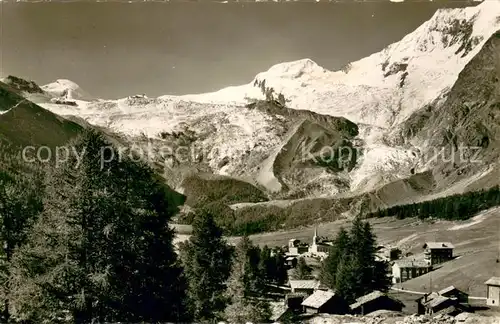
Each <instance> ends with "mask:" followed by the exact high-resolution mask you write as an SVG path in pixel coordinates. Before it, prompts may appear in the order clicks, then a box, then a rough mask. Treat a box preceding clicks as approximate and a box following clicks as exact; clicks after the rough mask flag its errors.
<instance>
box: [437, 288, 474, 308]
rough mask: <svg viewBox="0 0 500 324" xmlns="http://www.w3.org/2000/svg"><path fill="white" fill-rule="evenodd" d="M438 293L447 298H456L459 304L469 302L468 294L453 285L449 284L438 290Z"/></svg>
mask: <svg viewBox="0 0 500 324" xmlns="http://www.w3.org/2000/svg"><path fill="white" fill-rule="evenodd" d="M438 294H439V295H441V296H444V297H448V298H454V299H456V300H457V301H458V302H459V303H460V304H468V303H469V294H467V293H466V292H463V291H461V290H460V289H457V288H456V287H454V286H449V287H446V288H444V289H441V290H440V291H438Z"/></svg>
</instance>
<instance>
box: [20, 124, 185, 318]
mask: <svg viewBox="0 0 500 324" xmlns="http://www.w3.org/2000/svg"><path fill="white" fill-rule="evenodd" d="M74 148H75V150H76V151H77V152H80V153H83V158H82V160H81V161H80V162H79V163H78V164H77V163H76V162H77V161H76V160H75V159H74V158H73V159H70V160H68V161H67V162H66V163H65V164H64V165H63V166H62V167H60V168H57V169H55V170H53V171H52V172H50V173H48V176H47V181H46V182H47V186H46V188H47V190H46V193H45V197H44V211H43V213H42V214H41V216H40V217H39V218H38V221H37V222H36V223H35V225H34V227H33V231H32V232H31V234H30V236H29V243H28V244H26V245H25V246H23V247H22V248H21V249H20V250H19V251H18V252H17V253H16V255H15V262H16V268H15V274H14V276H13V278H12V281H13V282H14V283H15V284H16V295H15V296H16V310H17V314H16V315H17V317H18V318H19V319H21V320H31V321H33V322H72V323H91V322H93V321H99V322H103V321H115V322H116V321H133V322H137V321H147V322H156V321H179V320H182V319H185V318H186V317H185V311H184V302H185V301H184V300H183V296H182V277H181V268H180V267H179V264H178V262H177V258H176V254H175V253H174V251H173V246H172V239H173V232H172V230H170V229H169V228H168V221H169V220H170V218H171V215H172V212H173V211H174V210H175V206H173V205H172V204H170V202H169V201H168V198H167V197H168V192H167V188H166V187H165V186H164V185H163V183H161V181H160V180H159V179H157V178H156V177H155V176H154V175H153V172H152V170H151V169H150V168H149V167H147V166H146V165H143V164H140V163H136V162H132V161H130V160H129V159H126V158H125V159H124V158H123V157H119V156H118V154H117V151H116V150H115V149H114V148H113V147H112V146H110V145H109V144H108V143H107V142H106V141H105V140H104V139H103V137H102V136H101V135H99V134H97V133H95V132H93V131H89V132H87V133H85V134H84V135H83V136H82V137H81V138H80V139H79V140H78V141H76V142H75V143H74ZM103 161H109V162H106V163H104V164H103Z"/></svg>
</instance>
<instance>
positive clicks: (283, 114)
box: [27, 0, 500, 218]
mask: <svg viewBox="0 0 500 324" xmlns="http://www.w3.org/2000/svg"><path fill="white" fill-rule="evenodd" d="M499 30H500V1H497V0H492V1H486V2H483V3H481V4H480V5H477V6H475V7H467V8H463V9H441V10H438V11H437V12H436V13H435V14H434V15H433V16H432V18H431V19H430V20H429V21H427V22H425V23H424V24H422V25H421V26H420V27H418V28H417V29H416V30H415V31H414V32H412V33H410V34H408V35H407V36H405V37H404V38H403V39H402V40H401V41H399V42H395V43H393V44H390V45H389V46H387V47H386V48H385V49H383V50H382V51H380V52H377V53H374V54H372V55H370V56H368V57H366V58H364V59H361V60H358V61H355V62H352V63H350V64H348V65H347V66H346V67H344V68H343V69H341V70H339V71H328V70H326V69H324V68H322V67H320V66H319V65H318V64H316V63H315V62H314V61H312V60H310V59H303V60H298V61H293V62H285V63H280V64H277V65H274V66H272V67H271V68H270V69H269V70H268V71H265V72H262V73H259V74H257V75H256V76H255V78H254V79H253V80H252V82H250V83H248V84H245V85H241V86H232V87H228V88H224V89H221V90H219V91H216V92H212V93H206V94H191V95H184V96H170V95H165V96H161V97H158V98H147V97H146V96H144V95H135V96H129V97H127V98H122V99H118V100H103V99H89V98H91V97H90V95H88V94H86V93H84V91H83V90H81V89H80V87H78V86H77V85H76V84H75V83H73V82H70V81H67V82H66V81H65V82H66V83H65V82H61V81H58V82H56V83H53V84H49V85H46V86H42V87H40V88H41V89H45V90H44V91H45V93H46V94H48V95H49V97H50V99H47V98H43V96H38V97H37V96H35V97H33V100H34V101H36V100H38V102H37V103H38V104H39V105H41V106H42V107H44V108H46V109H48V110H50V111H52V112H54V113H57V114H60V115H62V116H65V117H68V116H77V117H78V118H80V119H83V120H85V121H86V122H88V123H90V124H92V125H96V126H99V127H102V128H105V129H108V130H110V131H112V132H116V133H118V134H119V135H120V136H121V137H122V138H124V140H125V141H126V142H128V143H133V144H137V145H139V147H142V148H146V147H148V149H150V150H152V151H153V152H149V153H152V155H153V161H152V162H153V163H154V164H155V165H157V167H158V168H159V169H161V170H160V172H164V174H165V175H166V179H167V182H168V184H169V185H170V186H171V187H174V188H180V187H181V185H182V183H183V179H185V178H186V177H189V176H192V175H193V174H197V173H208V174H214V175H221V176H227V177H231V178H233V179H239V180H238V181H242V186H246V185H245V184H244V183H245V182H248V183H249V184H251V185H254V186H255V187H256V188H263V190H265V192H266V195H267V196H268V197H269V199H270V200H271V201H270V202H266V203H257V204H255V206H260V207H261V206H267V205H272V204H273V202H272V201H281V200H291V204H292V205H295V204H296V203H301V204H305V206H308V205H309V204H310V202H309V201H307V199H310V200H311V201H317V199H321V201H323V199H327V200H328V199H329V200H330V202H325V203H322V204H323V205H324V206H325V209H323V210H322V209H321V208H320V209H314V210H315V212H317V213H322V212H323V213H340V214H341V215H355V214H356V213H357V212H358V211H359V208H361V207H360V206H361V205H363V204H368V205H370V206H372V208H380V207H382V206H384V205H386V206H389V205H393V204H396V203H398V202H402V201H408V200H409V201H412V200H413V201H418V200H425V199H426V197H427V198H429V197H434V196H436V195H439V194H440V193H447V194H452V193H456V192H461V191H464V190H469V189H471V188H475V187H476V188H477V186H479V187H488V186H491V185H495V184H498V178H500V177H495V174H498V172H499V167H498V159H497V157H498V152H499V147H498V145H497V143H496V140H495V138H496V137H498V136H497V135H498V130H497V128H496V126H495V125H496V124H495V121H498V116H497V115H495V112H496V110H495V109H497V108H495V107H497V106H496V102H497V98H498V89H499V86H498V84H499V83H498V78H499V77H500V72H499V71H500V63H498V62H499V61H498V58H497V57H496V56H495V55H494V53H495V50H498V48H499V45H498V42H497V41H496V37H497V36H496V35H498V31H499ZM490 66H494V67H496V69H490V70H488V69H489V67H490ZM479 68H481V69H483V70H484V71H482V72H480V73H475V72H474V69H479ZM485 75H487V76H488V77H483V76H485ZM65 84H66V85H65ZM471 84H476V85H475V87H470V89H475V90H470V91H469V92H467V91H466V89H467V85H471ZM65 86H67V88H68V89H66V88H65ZM479 89H490V90H489V91H490V93H486V92H485V91H479ZM491 89H493V90H491ZM49 90H50V91H49ZM72 91H73V92H74V93H75V94H73V92H72ZM27 97H28V98H30V95H29V94H27ZM54 99H55V100H54ZM65 100H66V101H65ZM68 100H70V101H71V102H72V103H71V104H69V103H68V102H67V101H68ZM464 100H466V101H468V102H473V103H474V105H476V106H475V107H479V108H477V109H478V110H476V112H480V113H477V114H472V113H470V111H473V110H471V109H472V108H468V109H469V113H468V115H467V116H468V117H467V118H468V119H467V120H468V124H467V125H465V124H463V123H462V124H461V123H460V122H459V120H460V119H461V118H463V116H460V114H462V113H461V112H462V111H465V110H467V109H465V110H464V108H463V107H462V106H461V105H459V103H460V102H462V101H464ZM483 101H485V102H486V101H487V102H488V103H487V104H485V103H484V102H483ZM457 125H462V126H460V127H457ZM477 125H480V127H479V126H478V127H476V126H477ZM444 129H449V130H455V129H456V130H457V132H456V134H454V135H455V142H453V140H452V141H450V140H449V139H448V135H449V134H448V133H446V132H445V131H443V130H444ZM346 131H347V132H346ZM478 139H479V140H483V141H486V142H487V143H486V142H484V143H483V146H484V147H483V146H481V149H480V152H479V155H478V156H479V157H480V158H481V159H483V160H482V161H483V163H481V164H477V165H476V164H470V163H468V162H470V160H468V161H461V162H460V163H458V164H457V163H454V162H453V161H452V162H450V161H437V162H436V161H434V162H432V161H431V162H429V156H430V157H431V158H432V157H433V156H432V154H431V153H433V150H434V149H436V148H438V149H441V148H446V149H449V148H450V147H453V146H454V145H455V146H456V145H458V144H459V143H457V142H456V141H457V140H458V141H461V142H463V144H466V145H469V146H471V145H475V144H477V143H478ZM479 144H481V143H479ZM485 144H487V145H485ZM303 147H306V148H308V149H309V151H307V150H306V152H305V153H304V152H303V151H301V149H302V148H303ZM164 148H167V149H168V150H170V151H169V152H168V154H166V155H165V154H163V153H164V152H161V151H162V149H164ZM311 148H312V152H311V150H310V149H311ZM324 148H327V149H330V150H332V149H336V148H344V149H346V150H347V151H349V150H350V152H351V153H355V155H353V156H355V158H353V156H350V158H349V159H347V162H348V163H349V167H347V168H339V167H338V165H332V164H328V163H324V162H325V159H323V157H322V158H321V159H319V162H320V163H312V162H318V160H317V159H311V157H315V156H316V157H317V156H319V155H320V153H322V150H323V149H324ZM180 149H182V150H183V152H182V153H181V152H180ZM311 153H312V154H311ZM430 154H431V155H430ZM329 157H332V156H329ZM334 157H335V159H336V160H334V161H335V162H338V161H339V156H338V155H337V156H335V155H334ZM453 158H457V155H456V152H454V153H453ZM469 158H470V156H469ZM340 159H342V160H344V158H340ZM167 160H168V161H167ZM167 162H168V163H167ZM455 164H456V165H455ZM488 170H489V171H488ZM488 172H489V173H488ZM203 181H209V182H210V181H211V180H210V179H203ZM416 184H417V185H416ZM468 188H469V189H468ZM401 190H403V191H404V192H407V193H408V195H409V197H403V196H402V195H401V194H400V193H399V192H397V191H401ZM304 199H306V200H304ZM245 203H246V202H245V201H240V202H237V204H240V205H238V206H240V207H241V208H243V209H245V208H247V207H248V208H250V207H249V206H250V205H245ZM248 203H251V202H248ZM241 204H243V205H241ZM278 205H279V204H278ZM242 206H243V207H242ZM245 206H246V207H245ZM252 206H253V205H252ZM260 207H259V208H260ZM241 208H238V210H241ZM301 210H302V208H301ZM319 218H322V217H319Z"/></svg>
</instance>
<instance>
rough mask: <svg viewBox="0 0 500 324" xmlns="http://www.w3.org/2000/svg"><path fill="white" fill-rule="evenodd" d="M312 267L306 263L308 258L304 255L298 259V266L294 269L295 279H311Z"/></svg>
mask: <svg viewBox="0 0 500 324" xmlns="http://www.w3.org/2000/svg"><path fill="white" fill-rule="evenodd" d="M311 273H312V269H311V267H309V266H308V265H307V263H306V260H305V259H304V258H302V257H300V258H299V260H298V261H297V266H296V267H295V269H294V270H293V279H297V280H305V279H311Z"/></svg>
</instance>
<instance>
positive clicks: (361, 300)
mask: <svg viewBox="0 0 500 324" xmlns="http://www.w3.org/2000/svg"><path fill="white" fill-rule="evenodd" d="M381 297H387V298H389V299H391V300H393V301H394V302H396V303H401V302H400V301H399V300H396V299H394V298H391V297H389V296H387V294H384V293H383V292H381V291H378V290H375V291H373V292H371V293H369V294H367V295H364V296H361V297H359V298H358V299H356V302H355V303H354V304H351V305H350V306H349V307H350V308H351V309H355V308H358V307H360V306H361V305H363V304H366V303H368V302H371V301H373V300H376V299H378V298H381Z"/></svg>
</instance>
